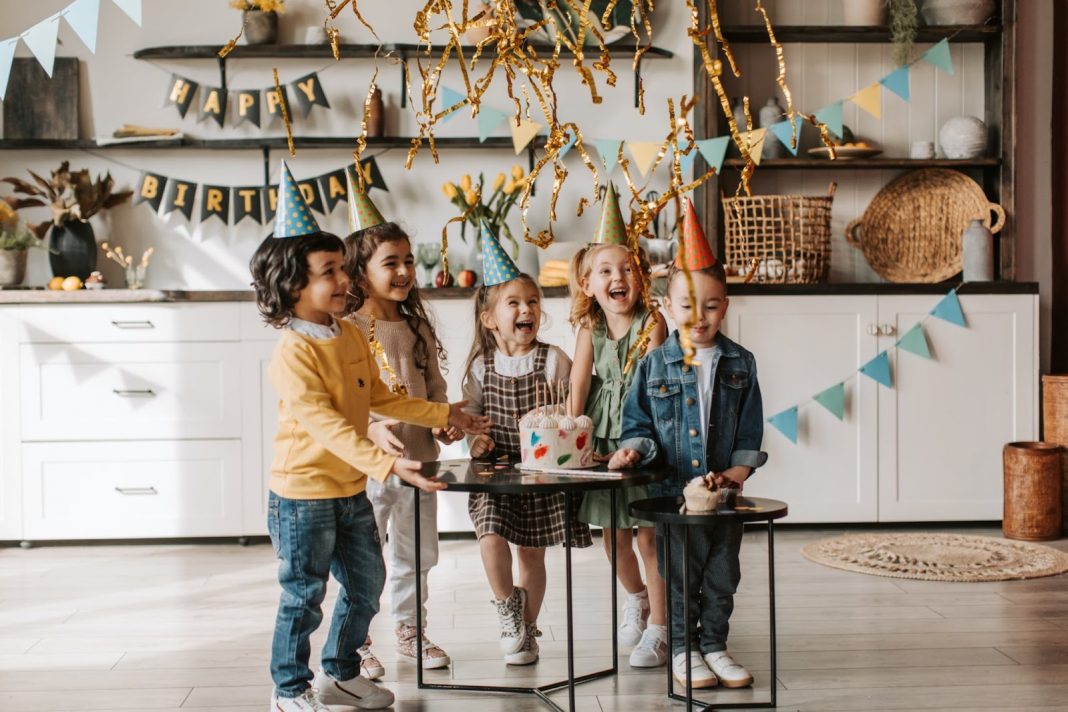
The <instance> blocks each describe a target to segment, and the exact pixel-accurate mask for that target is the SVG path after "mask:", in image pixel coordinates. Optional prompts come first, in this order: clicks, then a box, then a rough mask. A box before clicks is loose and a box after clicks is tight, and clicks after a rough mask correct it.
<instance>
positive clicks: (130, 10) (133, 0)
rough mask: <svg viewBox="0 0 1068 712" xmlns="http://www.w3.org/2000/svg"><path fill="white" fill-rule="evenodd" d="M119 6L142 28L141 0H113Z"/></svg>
mask: <svg viewBox="0 0 1068 712" xmlns="http://www.w3.org/2000/svg"><path fill="white" fill-rule="evenodd" d="M111 2H113V3H115V4H116V5H118V6H119V9H120V10H122V11H123V12H125V13H126V14H127V15H129V16H130V19H131V20H133V21H134V22H136V23H137V26H138V27H140V26H141V0H111Z"/></svg>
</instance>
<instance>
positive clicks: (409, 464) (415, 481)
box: [390, 457, 447, 492]
mask: <svg viewBox="0 0 1068 712" xmlns="http://www.w3.org/2000/svg"><path fill="white" fill-rule="evenodd" d="M422 470H423V463H421V462H419V461H418V460H405V459H404V458H403V457H398V458H397V459H396V460H395V461H394V462H393V469H392V470H390V472H391V473H392V474H394V475H396V476H397V477H399V478H401V479H402V480H403V481H405V482H407V483H408V484H410V485H415V486H416V487H418V488H419V489H421V490H423V491H424V492H437V491H438V490H443V489H445V487H446V486H447V485H446V484H445V483H444V482H438V481H437V480H432V479H429V478H427V477H423V475H421V474H420V473H421V472H422Z"/></svg>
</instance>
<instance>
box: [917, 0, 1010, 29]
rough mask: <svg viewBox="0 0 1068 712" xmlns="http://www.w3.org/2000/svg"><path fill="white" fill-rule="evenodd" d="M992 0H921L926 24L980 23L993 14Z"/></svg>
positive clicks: (993, 4) (993, 5) (922, 13)
mask: <svg viewBox="0 0 1068 712" xmlns="http://www.w3.org/2000/svg"><path fill="white" fill-rule="evenodd" d="M994 9H995V2H994V0H923V5H922V6H921V8H920V14H921V15H922V16H923V21H924V22H926V23H927V24H928V25H982V24H984V23H985V22H986V21H987V20H989V19H990V18H991V17H993V16H994Z"/></svg>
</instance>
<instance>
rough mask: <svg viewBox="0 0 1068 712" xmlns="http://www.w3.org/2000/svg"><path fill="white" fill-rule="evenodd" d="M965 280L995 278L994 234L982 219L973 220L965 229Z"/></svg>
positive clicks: (985, 280)
mask: <svg viewBox="0 0 1068 712" xmlns="http://www.w3.org/2000/svg"><path fill="white" fill-rule="evenodd" d="M962 239H963V242H964V244H963V250H964V281H965V282H992V281H993V280H994V235H993V234H992V233H991V232H990V230H989V229H987V227H986V225H984V224H983V221H982V220H972V222H971V224H970V225H968V227H966V228H965V229H964V235H963V236H962Z"/></svg>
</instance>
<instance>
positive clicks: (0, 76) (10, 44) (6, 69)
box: [0, 37, 19, 101]
mask: <svg viewBox="0 0 1068 712" xmlns="http://www.w3.org/2000/svg"><path fill="white" fill-rule="evenodd" d="M18 43H19V38H18V37H12V38H11V39H9V40H4V41H3V42H0V101H3V99H4V97H6V96H7V80H8V79H10V78H11V60H13V59H14V58H15V47H16V46H17V45H18Z"/></svg>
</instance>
